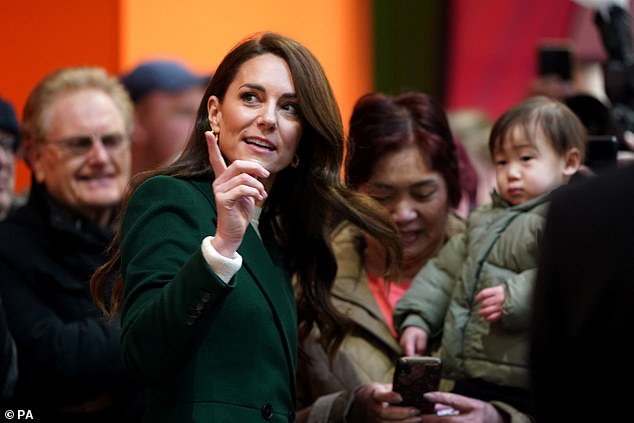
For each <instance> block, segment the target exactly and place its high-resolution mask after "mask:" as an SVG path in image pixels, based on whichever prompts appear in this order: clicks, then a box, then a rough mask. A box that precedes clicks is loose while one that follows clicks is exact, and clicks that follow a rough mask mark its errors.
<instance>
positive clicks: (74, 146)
mask: <svg viewBox="0 0 634 423" xmlns="http://www.w3.org/2000/svg"><path fill="white" fill-rule="evenodd" d="M97 140H99V141H100V142H101V145H103V147H104V148H105V149H106V151H107V152H108V153H109V154H113V153H118V152H120V151H121V150H123V148H124V147H127V146H128V145H129V144H130V139H129V138H128V137H127V136H126V135H124V134H116V133H115V134H104V135H79V136H76V137H69V138H63V139H61V140H58V141H53V142H50V143H49V145H51V144H52V145H57V146H59V147H60V148H61V149H62V150H64V151H66V152H67V153H68V154H69V155H70V156H83V155H86V154H88V153H89V152H90V150H92V148H93V146H94V143H95V142H96V141H97Z"/></svg>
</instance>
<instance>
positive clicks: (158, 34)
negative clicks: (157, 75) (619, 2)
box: [0, 0, 606, 193]
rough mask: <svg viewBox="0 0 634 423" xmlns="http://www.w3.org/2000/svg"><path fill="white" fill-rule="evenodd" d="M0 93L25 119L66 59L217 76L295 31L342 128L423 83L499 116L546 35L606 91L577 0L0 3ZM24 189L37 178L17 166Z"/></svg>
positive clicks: (578, 79)
mask: <svg viewBox="0 0 634 423" xmlns="http://www.w3.org/2000/svg"><path fill="white" fill-rule="evenodd" d="M0 21H1V22H2V28H3V32H4V34H3V37H2V41H1V42H0V43H2V51H3V52H4V54H3V55H2V59H0V60H1V61H2V66H0V96H2V97H4V98H6V99H8V100H9V101H10V102H12V103H13V105H14V106H15V108H16V110H17V112H18V117H19V118H20V117H21V111H22V108H23V106H24V102H25V100H26V97H27V95H28V93H29V91H30V90H31V89H32V88H33V87H34V85H35V84H36V82H37V81H39V80H40V79H41V78H42V77H43V76H44V75H46V74H48V73H49V72H51V71H53V70H55V69H57V68H59V67H63V66H69V65H99V66H103V67H104V68H106V69H107V70H108V71H109V72H110V73H112V74H114V75H120V74H122V73H124V72H126V71H128V70H130V69H131V68H132V67H134V66H135V65H136V64H137V63H138V62H140V61H142V60H145V59H153V58H174V59H177V60H180V61H183V62H184V63H186V64H187V65H189V66H191V67H192V68H193V69H194V70H196V71H197V72H201V73H211V72H213V70H214V68H215V66H216V64H217V63H218V62H219V61H220V59H221V58H222V56H223V55H224V54H225V53H226V52H227V51H228V50H229V49H230V48H231V47H232V46H233V45H234V44H236V43H237V42H238V41H239V40H240V39H241V38H243V37H244V36H246V35H248V34H250V33H252V32H255V31H262V30H272V31H276V32H281V33H284V34H286V35H289V36H291V37H293V38H295V39H297V40H298V41H300V42H302V43H303V44H305V45H306V46H307V47H308V48H309V49H311V51H312V52H313V53H314V54H315V56H317V58H318V59H319V60H320V61H321V63H322V65H323V66H324V68H325V70H326V74H327V75H328V77H329V79H330V82H331V84H332V86H333V89H334V91H335V95H336V97H337V100H338V102H339V106H340V109H341V114H342V117H343V120H344V123H345V124H346V129H347V121H348V118H349V115H350V112H351V110H352V107H353V104H354V102H355V100H356V99H357V98H358V97H359V96H360V95H361V94H364V93H366V92H368V91H372V90H380V91H384V92H388V93H398V92H402V91H407V90H421V91H424V92H427V93H429V94H432V95H433V96H435V97H437V98H438V99H439V100H440V101H441V102H442V103H443V104H444V105H445V107H446V109H447V110H448V111H460V110H477V111H479V112H481V113H484V114H486V115H487V116H488V117H489V118H490V119H496V118H497V117H498V115H499V114H501V113H502V111H504V110H505V109H506V108H507V107H509V106H510V105H512V104H513V103H515V102H517V101H519V100H520V99H522V98H523V97H524V96H526V94H527V91H528V89H529V87H530V85H531V83H532V81H533V80H534V78H535V77H536V75H537V48H538V46H539V45H540V43H543V42H544V41H545V40H546V41H556V42H558V41H561V40H564V41H566V42H568V43H569V45H571V46H572V47H573V49H574V59H575V67H574V71H573V75H572V79H573V83H574V84H575V86H576V87H578V88H579V89H580V90H581V91H585V92H589V93H591V94H593V95H595V96H596V97H598V98H600V99H602V100H603V99H605V92H604V90H603V81H602V73H601V66H600V64H601V63H602V62H603V61H604V60H605V57H606V55H605V52H604V49H603V46H602V43H601V39H600V36H599V33H598V30H597V28H596V27H595V24H594V22H593V10H591V9H589V8H587V7H584V6H581V5H580V4H578V3H577V2H574V1H572V0H531V1H526V0H486V1H474V0H301V1H297V0H268V1H263V0H231V1H228V0H179V1H172V0H91V1H85V0H56V1H54V2H51V1H48V0H29V1H20V2H18V1H11V0H0ZM17 168H18V175H17V182H16V191H17V193H20V192H23V191H25V190H27V189H28V187H29V179H30V175H29V174H28V170H27V169H26V167H25V166H24V164H23V163H21V162H18V166H17Z"/></svg>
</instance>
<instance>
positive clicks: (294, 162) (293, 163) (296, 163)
mask: <svg viewBox="0 0 634 423" xmlns="http://www.w3.org/2000/svg"><path fill="white" fill-rule="evenodd" d="M297 166H299V156H298V155H297V154H295V155H294V156H293V160H291V167H292V168H293V169H296V168H297Z"/></svg>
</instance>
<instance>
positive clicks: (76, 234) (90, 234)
mask: <svg viewBox="0 0 634 423" xmlns="http://www.w3.org/2000/svg"><path fill="white" fill-rule="evenodd" d="M112 235H113V233H112V231H110V230H103V229H102V228H99V227H97V226H96V225H94V224H92V223H90V222H87V221H84V220H82V219H77V218H73V217H71V216H69V215H68V214H67V213H65V212H64V211H63V210H62V209H61V208H60V207H59V206H58V205H57V204H56V203H55V201H54V200H53V199H52V198H51V197H50V196H49V195H48V193H47V192H46V190H45V188H44V187H43V186H41V185H38V184H34V185H33V187H32V189H31V193H30V197H29V200H28V202H27V204H26V205H25V206H24V207H21V208H20V209H18V210H17V211H16V212H15V213H14V214H13V215H12V216H10V217H9V218H7V219H6V220H5V221H3V222H0V291H1V295H2V299H3V303H4V308H5V313H6V319H7V323H8V326H9V329H10V331H11V333H12V334H13V337H14V338H15V342H16V345H17V351H18V357H19V360H18V362H19V378H18V382H17V384H16V386H15V390H14V395H13V398H12V399H11V402H10V404H11V406H12V407H20V408H23V409H30V410H32V412H33V417H34V418H35V419H38V420H40V421H42V420H43V419H48V418H53V416H58V417H60V418H61V419H62V420H63V419H66V418H69V419H70V417H68V416H69V415H72V416H80V415H86V416H88V415H91V417H86V421H98V418H97V414H91V413H90V412H83V413H82V412H78V410H80V409H83V410H85V411H89V410H100V409H104V410H106V411H107V412H106V413H105V414H107V415H108V416H109V417H108V418H110V419H112V418H118V419H119V420H124V419H123V417H122V416H123V415H124V414H125V412H124V411H121V413H120V412H119V410H118V408H119V407H122V408H124V409H126V410H127V407H128V406H129V405H130V404H129V403H128V401H130V402H131V403H132V404H134V403H135V402H136V403H138V401H135V400H134V399H136V398H138V397H139V392H140V390H139V389H138V388H132V387H131V385H130V383H129V381H128V379H127V378H126V376H125V374H124V371H123V363H122V360H121V353H120V351H121V350H120V346H119V337H120V329H119V327H118V325H116V324H109V323H108V322H107V321H106V320H105V319H104V317H103V315H102V314H101V313H100V311H99V309H98V308H97V306H96V305H95V304H94V302H93V300H92V297H91V295H90V291H89V280H90V277H91V275H92V273H93V272H94V271H95V269H96V268H97V267H98V266H100V265H101V264H102V263H104V261H105V255H104V252H105V248H106V246H107V245H108V243H109V241H110V239H111V238H112ZM131 389H132V392H130V390H131ZM109 403H113V404H114V405H111V406H108V404H109ZM60 410H72V412H71V413H70V414H69V413H66V412H63V411H60ZM102 411H103V410H102ZM58 413H59V414H58ZM111 413H112V414H111ZM100 415H101V414H100ZM79 420H81V419H79ZM44 421H48V420H44ZM75 421H77V420H75Z"/></svg>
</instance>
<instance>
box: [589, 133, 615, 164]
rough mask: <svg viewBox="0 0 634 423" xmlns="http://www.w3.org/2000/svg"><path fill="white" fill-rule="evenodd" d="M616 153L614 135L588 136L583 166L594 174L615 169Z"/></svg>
mask: <svg viewBox="0 0 634 423" xmlns="http://www.w3.org/2000/svg"><path fill="white" fill-rule="evenodd" d="M618 152H619V143H618V139H617V138H616V135H589V136H588V143H587V145H586V159H585V165H586V166H588V167H589V168H590V169H591V170H592V171H594V172H602V171H604V170H608V169H612V168H615V167H616V166H617V155H618Z"/></svg>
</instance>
